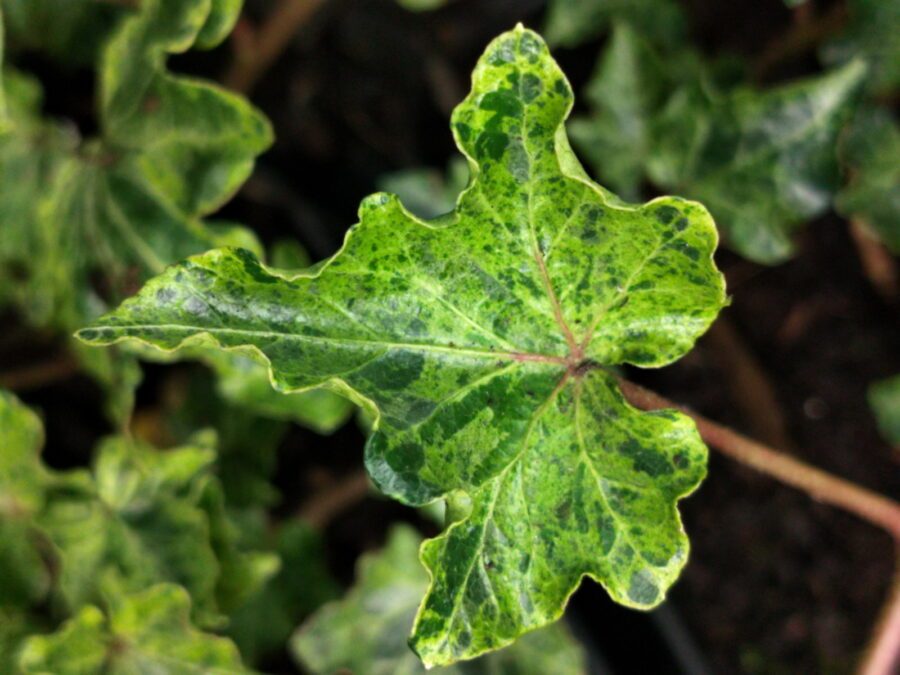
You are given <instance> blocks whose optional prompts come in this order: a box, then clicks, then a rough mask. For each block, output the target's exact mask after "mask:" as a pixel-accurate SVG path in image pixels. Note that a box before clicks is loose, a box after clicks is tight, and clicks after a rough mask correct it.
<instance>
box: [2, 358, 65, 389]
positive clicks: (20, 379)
mask: <svg viewBox="0 0 900 675" xmlns="http://www.w3.org/2000/svg"><path fill="white" fill-rule="evenodd" d="M77 372H78V363H77V362H76V361H75V360H74V359H73V358H72V357H71V356H69V355H68V354H63V355H60V356H58V357H56V358H54V359H52V360H50V361H45V362H44V363H38V364H36V365H33V366H24V367H22V368H18V369H16V370H9V371H7V372H5V373H0V389H9V390H11V391H25V390H27V389H39V388H40V387H43V386H46V385H48V384H52V383H54V382H58V381H60V380H65V379H68V378H70V377H72V376H73V375H74V374H75V373H77Z"/></svg>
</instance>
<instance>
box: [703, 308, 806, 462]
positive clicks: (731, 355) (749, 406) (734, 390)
mask: <svg viewBox="0 0 900 675" xmlns="http://www.w3.org/2000/svg"><path fill="white" fill-rule="evenodd" d="M704 342H705V344H706V346H707V347H709V348H710V349H711V351H712V354H713V358H714V359H715V360H716V361H717V362H718V365H719V370H720V372H721V373H722V374H723V376H724V377H725V378H727V380H728V388H729V389H730V392H731V398H732V400H734V402H735V404H736V405H737V406H738V408H740V410H741V413H743V415H744V417H745V418H746V420H747V422H748V424H749V425H750V427H751V429H752V430H753V431H754V432H755V434H756V435H758V436H759V438H760V439H761V440H763V441H765V442H766V443H768V444H770V445H773V446H775V447H779V448H782V449H784V450H789V451H790V450H792V449H793V448H794V444H793V442H792V441H791V438H790V435H789V434H788V431H787V428H788V425H787V419H786V418H785V415H784V412H783V408H782V407H781V405H780V404H779V403H778V396H777V395H776V393H775V387H774V386H772V382H771V381H770V379H769V377H768V376H767V375H766V373H765V371H764V370H763V367H762V365H761V364H760V363H759V360H758V359H757V358H756V356H755V355H754V354H753V352H752V351H751V350H750V348H749V347H748V346H747V345H746V344H745V343H744V340H743V338H742V337H741V335H740V333H739V332H738V331H737V329H736V328H735V326H734V324H732V323H731V322H730V321H728V320H727V319H725V318H723V317H720V318H719V320H718V321H716V322H715V323H714V324H713V326H712V328H710V330H709V332H708V333H707V334H706V336H705V337H704Z"/></svg>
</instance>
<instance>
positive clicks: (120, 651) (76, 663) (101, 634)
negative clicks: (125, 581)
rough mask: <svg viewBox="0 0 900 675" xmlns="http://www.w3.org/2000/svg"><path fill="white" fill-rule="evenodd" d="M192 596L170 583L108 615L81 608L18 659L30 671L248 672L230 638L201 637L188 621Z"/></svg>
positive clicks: (122, 674) (72, 674)
mask: <svg viewBox="0 0 900 675" xmlns="http://www.w3.org/2000/svg"><path fill="white" fill-rule="evenodd" d="M189 614H190V598H189V596H188V594H187V593H186V592H185V591H184V589H182V588H179V587H178V586H174V585H170V584H162V585H158V586H153V587H152V588H149V589H147V590H146V591H143V592H141V593H136V594H134V595H132V596H130V597H127V598H123V599H122V600H121V601H120V602H117V603H115V604H114V606H113V607H112V609H111V610H110V611H109V613H108V614H104V612H102V611H101V610H100V609H98V608H97V607H94V606H88V607H85V608H84V609H82V610H81V611H80V612H79V613H78V614H77V615H76V616H75V617H74V618H73V619H71V620H70V621H68V622H66V623H65V624H64V625H63V627H62V628H60V629H59V630H58V631H57V632H56V633H53V634H51V635H47V636H36V637H32V638H30V639H29V640H28V641H27V642H26V644H25V647H24V649H23V652H22V654H21V656H20V659H19V666H20V667H21V668H22V670H23V671H24V672H26V673H55V674H57V675H93V674H94V673H100V672H102V673H106V674H108V675H130V674H132V673H151V672H152V673H170V674H171V675H187V674H188V673H200V672H202V673H221V674H222V675H224V674H225V673H243V672H247V671H246V670H245V669H244V667H243V665H242V664H241V659H240V655H239V654H238V651H237V649H236V648H235V646H234V644H232V643H231V642H230V641H229V640H226V639H225V638H221V637H217V636H214V635H210V634H207V633H202V632H200V631H199V630H197V629H196V628H194V627H193V626H192V625H191V623H190V619H189Z"/></svg>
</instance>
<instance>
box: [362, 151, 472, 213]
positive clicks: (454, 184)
mask: <svg viewBox="0 0 900 675" xmlns="http://www.w3.org/2000/svg"><path fill="white" fill-rule="evenodd" d="M468 180H469V169H468V167H467V166H466V163H465V161H464V160H463V159H461V158H455V159H453V160H452V161H451V162H450V163H449V164H448V166H447V172H446V174H441V172H440V171H436V170H434V169H406V170H404V171H394V172H393V173H388V174H385V175H383V176H381V178H380V179H379V180H378V189H379V190H384V191H386V192H392V193H393V194H395V195H397V196H398V197H400V201H402V202H403V205H404V206H405V207H406V208H407V209H408V210H409V211H410V212H412V213H413V214H415V215H417V216H419V217H420V218H436V217H438V216H442V215H444V214H445V213H449V212H450V211H452V210H453V208H454V207H455V206H456V200H457V199H459V193H460V192H462V191H463V190H464V189H465V187H466V183H467V182H468Z"/></svg>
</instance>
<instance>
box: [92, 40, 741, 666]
mask: <svg viewBox="0 0 900 675" xmlns="http://www.w3.org/2000/svg"><path fill="white" fill-rule="evenodd" d="M571 106H572V94H571V90H570V88H569V85H568V83H567V82H566V80H565V77H564V76H563V74H562V72H561V71H560V70H559V68H558V67H557V65H556V63H555V62H554V61H553V59H552V58H551V57H550V55H549V53H548V51H547V48H546V45H545V44H544V43H543V41H542V40H541V38H540V37H539V36H538V35H537V34H535V33H533V32H531V31H528V30H525V29H524V28H521V27H519V28H517V29H515V30H514V31H511V32H509V33H506V34H504V35H502V36H500V37H499V38H498V39H497V40H495V41H494V42H493V43H492V44H491V45H490V46H489V47H488V49H487V52H486V53H485V55H484V56H483V57H482V59H481V61H480V62H479V64H478V66H477V67H476V69H475V72H474V76H473V91H472V93H471V94H470V95H469V96H468V97H467V98H466V100H465V101H463V102H462V103H461V104H460V106H459V107H458V108H457V109H456V111H455V112H454V115H453V119H452V125H453V129H454V132H455V134H456V137H457V141H458V144H459V146H460V148H461V149H462V150H463V151H464V153H465V154H466V155H467V157H468V158H469V160H470V162H469V163H470V170H471V172H472V176H473V180H472V182H471V184H470V186H469V187H468V188H467V190H466V191H465V192H464V193H463V194H462V195H461V197H460V200H459V203H458V204H457V208H456V210H455V211H454V212H452V213H451V214H448V215H447V216H445V217H443V218H440V219H437V220H433V221H422V220H419V219H418V218H416V217H414V216H412V215H411V214H410V213H409V212H407V211H406V210H404V209H403V207H402V206H401V204H400V202H399V200H398V199H397V198H396V197H392V196H390V195H386V194H376V195H373V196H371V197H369V198H367V199H366V200H365V201H364V202H363V204H362V206H361V209H360V218H361V222H360V223H359V224H358V225H356V226H354V227H353V228H352V229H351V231H350V233H349V234H348V236H347V239H346V241H345V244H344V247H343V248H342V249H341V251H340V252H339V253H338V254H337V255H335V257H333V258H332V259H330V260H328V261H326V262H325V263H323V264H321V265H319V266H316V267H314V268H312V269H311V270H308V271H305V272H302V273H300V274H297V275H293V276H287V275H283V274H279V273H277V272H274V271H272V270H268V269H266V268H265V267H263V266H262V265H260V264H259V263H258V262H257V260H256V259H255V258H254V257H253V256H252V255H251V254H249V253H248V252H246V251H241V250H229V249H223V250H218V251H212V252H210V253H208V254H206V255H203V256H197V257H194V258H191V259H189V260H188V261H186V262H184V263H182V264H180V265H176V266H174V267H171V268H169V269H168V270H167V271H166V272H165V273H163V274H162V275H160V276H159V277H157V278H156V279H155V280H153V281H151V282H150V283H148V284H147V285H146V286H145V287H144V289H143V290H142V291H141V292H140V293H139V294H138V295H137V296H136V297H135V298H133V299H131V300H129V301H127V302H125V303H124V304H123V305H122V306H121V307H120V308H119V309H118V310H117V311H116V312H114V313H112V314H110V315H108V316H106V317H105V318H103V319H101V320H100V321H98V322H96V323H95V324H94V325H93V326H92V327H90V328H88V329H85V330H83V331H81V332H80V333H79V335H80V337H81V338H82V339H84V340H86V341H88V342H91V343H94V344H110V343H113V342H117V341H120V340H124V339H128V338H137V339H139V340H143V341H144V342H148V343H150V344H153V345H155V346H157V347H159V348H162V349H174V348H178V347H181V346H197V345H202V346H209V345H219V346H221V347H223V348H228V349H233V348H238V347H240V348H244V349H247V348H253V349H254V350H257V353H258V354H261V355H263V356H265V357H266V358H267V359H268V360H269V362H270V364H271V369H272V376H273V380H274V383H275V385H276V386H277V387H278V388H279V389H280V390H282V391H302V390H306V389H309V388H311V387H315V386H321V385H325V386H327V387H330V388H333V389H336V390H338V391H340V392H343V393H345V394H346V395H348V396H350V397H352V398H353V399H354V400H356V401H357V402H358V403H360V404H362V405H365V406H366V407H368V408H369V409H370V410H371V411H372V412H377V414H378V417H377V421H376V431H375V433H374V434H373V436H372V437H371V439H370V440H369V442H368V445H367V448H366V462H367V466H368V469H369V472H370V474H371V475H372V477H373V479H374V480H375V482H376V484H377V485H378V486H379V487H380V489H381V490H382V491H384V492H385V493H387V494H389V495H391V496H394V497H396V498H397V499H400V500H401V501H404V502H406V503H408V504H413V505H421V504H424V503H427V502H429V501H432V500H435V499H438V498H443V497H445V496H446V495H448V494H450V493H457V492H465V493H467V494H468V495H469V497H470V498H471V503H472V508H471V512H470V514H469V515H468V517H466V518H465V519H464V520H461V521H459V522H456V523H454V525H453V526H452V527H451V528H450V529H449V530H448V531H447V532H445V533H444V534H443V535H441V537H439V538H437V539H434V540H432V541H431V542H429V543H427V544H426V546H425V548H424V550H423V559H424V560H425V562H426V564H427V565H428V566H429V568H430V569H431V572H432V574H433V579H434V580H433V583H432V586H431V588H430V590H429V594H428V596H427V597H426V600H425V602H424V604H423V607H422V609H421V611H420V614H419V617H418V619H417V623H416V628H415V637H414V646H415V648H416V649H417V651H418V652H419V654H420V656H422V658H423V660H424V661H425V663H426V665H441V664H446V663H450V662H452V661H455V660H458V659H463V658H472V657H474V656H477V655H479V654H481V653H483V652H485V651H488V650H491V649H496V648H499V647H502V646H504V645H506V644H509V643H510V642H512V641H513V640H515V639H516V637H517V636H519V635H520V634H522V633H524V632H527V631H529V630H533V629H535V628H538V627H540V626H543V625H545V624H547V623H549V622H551V621H554V620H556V619H557V618H559V616H560V615H561V614H562V612H563V608H564V605H565V602H566V600H567V598H568V597H569V595H570V594H571V593H572V591H573V590H574V589H575V588H576V587H577V585H578V583H579V582H580V580H581V578H582V576H584V575H585V574H588V575H591V576H592V577H594V578H596V579H598V580H599V581H600V582H601V583H603V584H604V586H605V587H606V588H607V589H608V591H609V592H610V595H611V596H612V597H613V598H615V599H616V600H617V601H618V602H621V603H623V604H627V605H629V606H634V607H642V608H648V607H652V606H655V605H656V604H658V603H659V602H661V601H662V599H663V596H664V593H665V591H666V589H667V588H668V586H669V585H671V583H672V582H673V581H674V580H675V578H676V577H677V575H678V572H679V570H680V569H681V567H682V566H683V565H684V562H685V560H686V556H687V546H688V544H687V538H686V537H685V535H684V532H683V529H682V526H681V522H680V519H679V517H678V513H677V509H676V502H677V500H678V499H680V498H681V497H683V496H684V495H686V494H689V493H690V492H691V491H692V490H693V489H694V488H695V487H696V486H697V484H698V483H699V482H700V480H701V479H702V477H703V475H704V473H705V462H706V448H705V446H704V445H703V443H702V441H701V440H700V438H699V436H698V434H697V431H696V429H695V428H694V425H693V423H692V422H691V421H690V419H689V418H687V417H686V416H683V415H680V414H678V413H675V412H672V411H669V412H655V413H639V412H638V411H636V410H634V409H633V408H631V407H630V406H628V405H627V403H626V402H625V401H624V399H623V398H622V395H621V393H620V392H619V391H618V387H617V384H616V380H615V378H614V377H613V376H612V375H611V374H610V373H608V372H607V371H606V370H605V369H604V368H605V367H606V366H612V365H617V364H621V363H631V364H634V365H638V366H644V367H658V366H662V365H665V364H667V363H671V362H672V361H674V360H676V359H678V358H679V357H680V356H681V355H683V354H684V353H685V352H687V351H688V350H689V349H690V348H691V346H692V345H693V343H694V341H695V340H696V339H697V337H698V336H699V335H701V334H702V333H703V332H704V331H705V330H706V329H707V327H708V326H709V324H710V323H711V322H712V321H713V319H714V318H715V316H716V314H717V313H718V311H719V310H720V309H721V307H722V306H723V305H724V304H725V301H726V299H725V293H724V283H723V280H722V276H721V274H720V273H719V272H718V270H716V268H715V266H714V264H713V262H712V254H713V251H714V249H715V246H716V242H717V237H716V232H715V227H714V225H713V222H712V219H711V218H710V217H709V214H708V213H707V212H706V210H705V209H704V208H703V207H702V206H701V205H699V204H696V203H694V202H688V201H685V200H682V199H677V198H671V197H665V198H660V199H656V200H654V201H652V202H649V203H648V204H645V205H643V206H630V205H626V204H624V203H622V202H621V201H619V200H617V199H615V198H614V197H612V196H610V193H608V192H607V191H606V190H604V189H603V188H601V187H600V186H597V185H594V184H593V183H591V182H590V181H589V180H588V179H587V178H586V177H585V174H584V170H583V169H582V168H581V167H580V165H578V163H577V160H576V159H575V157H574V155H573V154H572V152H571V150H570V149H569V146H568V142H567V140H566V138H565V134H564V129H563V126H562V125H563V121H564V119H565V117H566V116H567V115H568V112H569V110H570V108H571ZM489 588H490V589H491V590H492V592H491V593H488V592H487V589H489Z"/></svg>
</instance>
